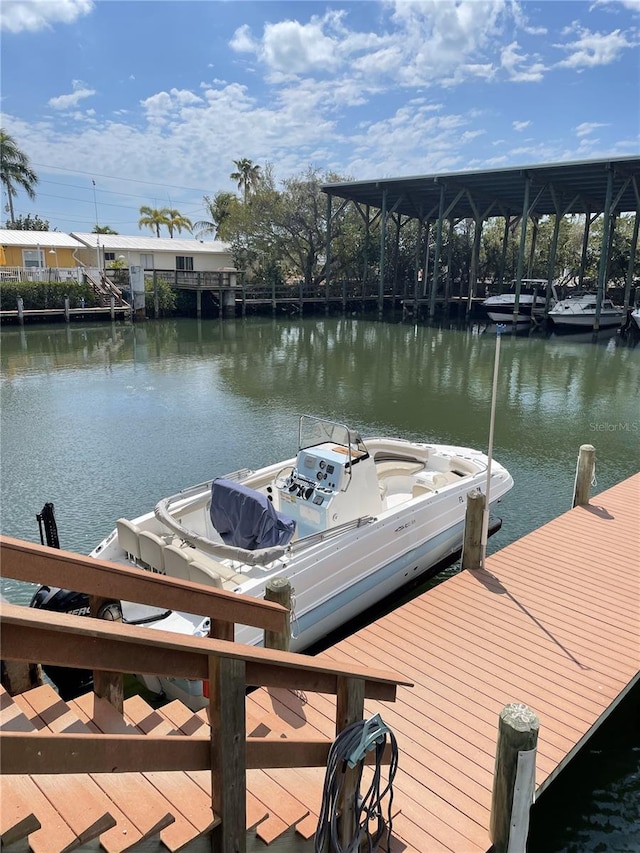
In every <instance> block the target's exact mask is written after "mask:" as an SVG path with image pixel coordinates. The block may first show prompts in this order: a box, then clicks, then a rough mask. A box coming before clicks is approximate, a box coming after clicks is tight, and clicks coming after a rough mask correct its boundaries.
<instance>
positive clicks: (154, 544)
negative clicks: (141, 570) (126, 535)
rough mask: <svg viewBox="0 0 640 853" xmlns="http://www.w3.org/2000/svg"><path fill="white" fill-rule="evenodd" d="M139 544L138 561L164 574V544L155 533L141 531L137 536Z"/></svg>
mask: <svg viewBox="0 0 640 853" xmlns="http://www.w3.org/2000/svg"><path fill="white" fill-rule="evenodd" d="M138 540H139V542H140V559H141V560H142V562H143V563H146V564H147V565H148V566H149V567H150V568H152V569H155V570H156V571H158V572H160V573H164V548H165V544H164V542H163V541H162V539H161V538H160V537H159V536H156V534H155V533H150V532H149V531H148V530H141V531H140V535H139V536H138Z"/></svg>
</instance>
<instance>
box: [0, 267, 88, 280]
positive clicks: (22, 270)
mask: <svg viewBox="0 0 640 853" xmlns="http://www.w3.org/2000/svg"><path fill="white" fill-rule="evenodd" d="M87 271H89V270H87ZM83 275H84V268H83V267H0V281H76V282H78V284H82V281H83Z"/></svg>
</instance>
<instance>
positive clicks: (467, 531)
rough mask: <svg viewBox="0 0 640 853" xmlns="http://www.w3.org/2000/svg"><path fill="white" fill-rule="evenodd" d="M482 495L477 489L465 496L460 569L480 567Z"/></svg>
mask: <svg viewBox="0 0 640 853" xmlns="http://www.w3.org/2000/svg"><path fill="white" fill-rule="evenodd" d="M483 514H484V495H483V493H482V492H481V491H480V490H479V489H478V490H476V491H475V492H469V494H468V495H467V511H466V514H465V518H464V541H463V544H462V568H463V569H479V568H481V567H482V518H483Z"/></svg>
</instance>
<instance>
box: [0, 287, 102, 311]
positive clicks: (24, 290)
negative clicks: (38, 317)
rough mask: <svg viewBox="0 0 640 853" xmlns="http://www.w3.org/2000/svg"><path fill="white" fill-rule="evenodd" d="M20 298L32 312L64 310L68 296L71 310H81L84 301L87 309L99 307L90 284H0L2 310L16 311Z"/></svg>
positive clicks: (0, 305) (0, 308)
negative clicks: (52, 309) (49, 309)
mask: <svg viewBox="0 0 640 853" xmlns="http://www.w3.org/2000/svg"><path fill="white" fill-rule="evenodd" d="M19 296H21V297H22V300H23V304H24V308H25V310H32V311H37V310H42V309H46V308H64V300H65V297H67V296H68V297H69V306H70V307H71V308H80V307H81V305H82V300H83V299H84V304H85V307H87V308H95V307H97V305H98V300H97V298H96V294H95V293H94V291H93V289H92V287H91V285H89V284H78V283H77V282H74V281H3V282H2V283H0V310H2V311H15V310H16V309H17V307H18V297H19Z"/></svg>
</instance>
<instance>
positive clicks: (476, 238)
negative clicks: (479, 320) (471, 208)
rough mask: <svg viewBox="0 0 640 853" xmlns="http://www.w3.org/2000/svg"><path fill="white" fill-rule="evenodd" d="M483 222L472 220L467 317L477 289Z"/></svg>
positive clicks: (478, 219) (476, 219)
mask: <svg viewBox="0 0 640 853" xmlns="http://www.w3.org/2000/svg"><path fill="white" fill-rule="evenodd" d="M483 225H484V221H483V219H482V218H481V217H479V216H477V215H476V216H475V217H474V220H473V248H472V249H471V273H470V275H469V295H468V297H467V316H468V315H469V314H470V313H471V308H472V307H473V297H474V296H475V295H476V293H477V289H478V268H479V266H480V243H481V241H482V228H483Z"/></svg>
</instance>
